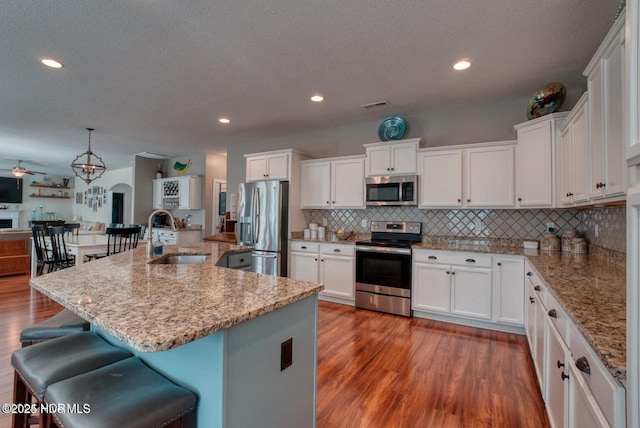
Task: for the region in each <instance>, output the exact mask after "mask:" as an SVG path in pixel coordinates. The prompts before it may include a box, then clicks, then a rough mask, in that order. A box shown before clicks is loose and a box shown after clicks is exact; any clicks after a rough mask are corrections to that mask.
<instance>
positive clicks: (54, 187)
mask: <svg viewBox="0 0 640 428" xmlns="http://www.w3.org/2000/svg"><path fill="white" fill-rule="evenodd" d="M29 186H31V187H46V188H47V189H71V187H64V186H51V185H49V184H34V183H31V184H29Z"/></svg>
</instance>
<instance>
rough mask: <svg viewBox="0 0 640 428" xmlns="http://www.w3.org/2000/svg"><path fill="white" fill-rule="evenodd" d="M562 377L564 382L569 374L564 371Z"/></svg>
mask: <svg viewBox="0 0 640 428" xmlns="http://www.w3.org/2000/svg"><path fill="white" fill-rule="evenodd" d="M560 377H561V378H562V381H563V382H564V381H565V379H569V375H568V374H565V373H564V372H562V374H561V375H560Z"/></svg>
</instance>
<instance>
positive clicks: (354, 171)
mask: <svg viewBox="0 0 640 428" xmlns="http://www.w3.org/2000/svg"><path fill="white" fill-rule="evenodd" d="M331 168H332V172H331V206H332V207H333V208H352V209H353V208H365V201H364V158H358V159H345V160H336V161H333V162H332V163H331ZM302 189H303V194H304V193H306V192H307V189H306V188H305V187H304V186H303V187H302Z"/></svg>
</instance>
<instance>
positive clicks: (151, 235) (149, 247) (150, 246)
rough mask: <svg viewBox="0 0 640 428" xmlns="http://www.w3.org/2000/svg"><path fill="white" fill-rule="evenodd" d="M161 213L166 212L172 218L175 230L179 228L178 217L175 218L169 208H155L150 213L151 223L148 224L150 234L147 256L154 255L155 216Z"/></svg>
mask: <svg viewBox="0 0 640 428" xmlns="http://www.w3.org/2000/svg"><path fill="white" fill-rule="evenodd" d="M160 213H164V214H166V215H168V216H169V218H170V219H171V226H172V227H173V231H174V232H175V231H176V230H178V229H177V228H176V219H175V218H173V215H172V214H171V213H170V212H169V211H167V210H155V211H153V212H152V213H151V215H149V225H148V226H147V230H149V235H148V238H147V257H153V250H154V246H153V226H152V223H153V216H154V215H156V214H160Z"/></svg>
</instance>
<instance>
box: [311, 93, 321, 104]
mask: <svg viewBox="0 0 640 428" xmlns="http://www.w3.org/2000/svg"><path fill="white" fill-rule="evenodd" d="M310 99H311V101H313V102H314V103H319V102H321V101H324V97H323V96H322V95H319V94H316V95H314V96H312V97H311V98H310Z"/></svg>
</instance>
